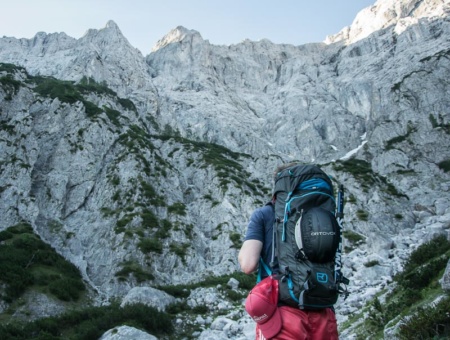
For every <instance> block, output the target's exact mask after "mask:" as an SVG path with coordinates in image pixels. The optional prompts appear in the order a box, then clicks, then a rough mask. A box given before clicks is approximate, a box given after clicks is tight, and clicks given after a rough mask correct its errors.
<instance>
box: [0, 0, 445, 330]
mask: <svg viewBox="0 0 450 340" xmlns="http://www.w3.org/2000/svg"><path fill="white" fill-rule="evenodd" d="M449 13H450V4H449V2H448V1H443V0H400V1H398V0H397V1H394V0H379V1H377V2H376V3H375V4H374V5H373V6H371V7H369V8H366V9H364V10H363V11H361V12H360V13H359V14H358V15H357V16H356V18H355V20H354V22H353V24H352V25H351V26H350V27H347V28H344V29H343V30H342V31H341V32H339V33H337V34H335V35H330V36H329V37H327V39H326V41H325V42H322V43H314V44H307V45H301V46H293V45H286V44H274V43H272V42H270V41H268V40H261V41H257V42H255V41H249V40H245V41H243V42H242V43H239V44H235V45H230V46H216V45H212V44H210V43H209V42H208V41H207V40H204V39H203V38H202V36H201V34H200V33H199V32H197V31H195V30H190V29H187V28H184V27H181V26H179V27H176V28H175V29H174V30H172V31H171V32H169V33H168V34H167V35H166V36H165V37H163V38H162V39H161V40H160V41H159V42H158V43H157V44H156V46H155V47H154V48H153V50H152V52H151V53H150V54H149V55H147V56H143V55H142V54H141V53H140V52H139V51H138V50H137V49H136V48H134V47H133V46H131V45H130V43H129V42H128V41H127V39H126V38H125V37H124V36H123V35H122V33H121V31H120V29H119V27H118V26H117V25H116V24H115V23H114V22H113V21H109V22H108V23H107V24H106V26H105V27H104V28H102V29H98V30H96V29H90V30H88V31H87V32H86V34H85V35H84V36H83V37H81V38H80V39H74V38H71V37H69V36H67V35H66V34H64V33H57V34H56V33H55V34H46V33H42V32H39V33H37V34H36V35H35V37H34V38H32V39H16V38H13V37H3V38H0V63H2V64H1V65H0V81H1V82H0V84H1V87H0V121H1V129H0V169H1V172H0V195H1V201H2V204H1V205H0V215H1V216H2V218H1V220H0V231H1V230H6V229H7V228H9V227H11V226H15V225H18V224H21V223H27V224H29V225H30V226H31V227H32V229H33V231H34V232H35V233H36V235H38V236H39V237H40V238H41V239H42V240H43V241H45V242H46V243H48V244H50V245H51V246H52V247H53V248H54V249H55V250H56V251H57V252H58V253H59V254H61V255H63V256H64V257H65V258H66V259H67V260H69V261H70V262H71V263H73V264H75V265H76V266H77V268H78V269H79V270H80V272H81V274H82V277H83V279H84V280H85V282H86V283H87V284H88V286H89V287H90V294H91V297H92V299H93V300H94V303H96V304H105V303H108V302H109V301H111V300H114V299H125V298H126V297H127V296H128V298H127V299H129V298H130V296H129V295H128V294H130V293H131V292H132V291H133V292H134V294H137V293H136V290H135V289H136V288H139V287H140V288H142V289H145V288H148V287H160V286H166V285H179V284H190V283H199V282H201V281H202V280H206V279H208V278H209V277H211V276H221V275H227V274H231V273H236V272H238V271H239V268H238V264H237V251H238V249H239V246H240V243H241V242H242V240H243V235H244V233H245V228H246V223H247V222H246V221H247V220H248V218H249V216H250V213H251V212H252V211H253V209H254V208H256V207H257V206H259V205H261V204H264V202H265V201H267V200H268V199H269V198H270V192H271V172H272V169H274V168H275V166H276V165H278V164H279V163H281V162H288V161H294V160H295V161H300V162H308V163H309V162H315V163H318V164H321V166H322V168H323V169H324V170H326V171H327V172H328V173H330V175H331V176H332V177H333V178H334V180H335V182H336V183H338V182H339V183H342V184H344V186H345V188H346V194H347V201H346V205H345V214H346V216H345V222H346V223H345V224H346V230H347V231H346V241H345V242H346V244H345V246H346V252H347V253H346V257H345V262H344V273H345V275H346V276H347V277H349V278H350V280H351V286H350V287H349V289H350V291H351V292H352V294H351V295H350V297H349V298H348V299H347V300H346V301H345V302H343V301H340V302H339V304H338V306H337V315H338V320H339V322H340V324H341V323H343V322H345V321H346V320H348V319H349V318H350V317H351V316H352V315H354V314H355V313H356V312H358V311H359V310H361V308H362V307H363V306H364V305H365V303H366V302H367V301H369V300H370V299H371V298H373V297H374V296H375V295H377V294H381V293H382V292H383V291H384V290H385V289H387V288H389V286H390V284H391V282H392V278H393V276H394V275H395V274H396V273H397V272H399V271H400V270H401V269H402V267H403V262H404V260H405V259H406V258H407V257H408V255H409V254H410V253H411V252H412V251H413V250H414V249H416V248H417V247H418V246H419V245H420V244H422V243H423V242H426V241H429V240H430V239H431V238H433V237H434V236H435V235H440V234H444V235H447V234H448V229H449V226H450V210H449V208H448V207H449V204H450V194H449V188H450V176H449V171H450V165H449V163H450V139H449V134H450V111H449V107H450V105H449V104H450V103H449V101H450V100H449V96H448V93H449V91H450V87H449V82H448V79H449V55H450V52H449V51H450V40H449V39H448V36H449V34H450V25H449ZM368 263H372V264H373V263H376V265H372V266H368V265H367V264H368ZM202 292H204V291H202ZM193 294H195V293H193ZM197 294H199V293H198V292H197ZM197 299H200V298H198V297H197ZM189 301H190V303H192V304H193V305H195V303H196V302H192V301H194V300H193V298H192V297H191V300H189ZM202 301H203V300H202ZM204 302H205V303H208V301H207V300H205V301H204ZM197 303H198V302H197ZM210 303H212V302H211V301H210ZM10 307H11V306H10V304H8V303H2V304H1V307H0V311H3V312H4V311H6V310H7V309H8V308H10ZM214 308H217V309H220V308H223V309H225V310H228V308H231V307H229V306H228V305H226V306H221V307H218V306H217V305H214ZM48 310H49V311H48V313H49V314H52V311H51V308H50V307H49V308H48ZM230 313H231V312H230ZM240 313H241V314H237V315H240V320H242V321H240V323H234V324H233V325H234V327H235V331H234V332H235V333H233V334H231V333H227V332H226V331H224V328H226V327H225V326H223V327H222V328H220V326H218V325H217V323H219V324H220V322H224V321H223V320H219V321H220V322H219V321H218V322H217V323H216V324H215V325H214V327H212V326H211V327H206V326H205V329H204V331H203V332H202V333H201V334H202V335H199V336H200V337H204V338H205V339H206V338H207V337H208V336H210V335H211V334H215V335H214V336H215V337H216V338H217V337H221V336H222V337H223V338H227V337H228V336H229V337H235V338H239V337H241V338H242V333H244V334H247V333H248V334H251V335H249V337H250V338H251V337H252V330H251V327H252V323H251V322H250V321H249V320H248V319H246V316H245V315H244V313H242V311H241V312H240ZM31 316H32V317H36V315H34V314H33V313H31ZM234 316H235V317H236V314H235V315H234ZM230 322H231V321H227V322H225V323H224V325H225V324H227V325H230V324H232V323H230ZM249 328H250V330H248V329H249ZM246 332H247V333H246ZM352 332H353V330H352V328H351V327H350V328H349V329H345V330H343V331H342V337H343V338H345V337H349V338H351V336H352ZM224 334H225V335H224ZM230 334H231V335H230ZM211 336H212V335H211Z"/></svg>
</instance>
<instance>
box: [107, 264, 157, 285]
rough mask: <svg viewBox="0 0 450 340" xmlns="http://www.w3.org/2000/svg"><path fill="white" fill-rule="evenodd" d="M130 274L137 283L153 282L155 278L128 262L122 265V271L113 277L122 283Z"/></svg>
mask: <svg viewBox="0 0 450 340" xmlns="http://www.w3.org/2000/svg"><path fill="white" fill-rule="evenodd" d="M130 274H132V275H133V276H134V277H135V279H136V281H137V282H138V283H141V282H144V281H148V280H153V279H154V278H155V277H154V276H153V274H151V273H149V272H147V271H145V270H144V269H142V267H141V266H140V265H139V264H138V263H137V262H133V261H128V262H125V263H123V264H122V269H121V270H119V271H118V272H117V273H116V274H115V276H116V277H118V278H119V280H121V281H124V280H127V279H128V276H129V275H130Z"/></svg>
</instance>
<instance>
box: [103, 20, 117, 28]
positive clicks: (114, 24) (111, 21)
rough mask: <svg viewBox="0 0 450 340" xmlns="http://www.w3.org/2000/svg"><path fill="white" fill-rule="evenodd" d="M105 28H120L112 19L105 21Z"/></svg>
mask: <svg viewBox="0 0 450 340" xmlns="http://www.w3.org/2000/svg"><path fill="white" fill-rule="evenodd" d="M105 28H113V29H118V30H120V29H119V26H118V25H117V24H116V22H115V21H113V20H108V22H107V23H106V26H105Z"/></svg>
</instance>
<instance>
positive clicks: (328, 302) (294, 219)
mask: <svg viewBox="0 0 450 340" xmlns="http://www.w3.org/2000/svg"><path fill="white" fill-rule="evenodd" d="M273 193H274V197H276V200H275V203H274V209H275V225H274V228H273V230H274V235H273V236H274V238H273V249H272V263H271V266H273V267H275V266H276V265H275V262H276V263H277V266H276V267H277V268H278V270H277V271H278V273H277V277H278V279H279V280H280V282H279V294H280V296H279V299H280V302H281V303H283V304H286V305H290V306H295V307H298V308H300V309H318V308H327V307H332V306H333V305H334V304H335V303H336V301H337V299H338V296H339V294H345V295H347V292H346V289H345V290H344V288H345V285H346V284H348V280H347V279H346V278H345V277H343V276H342V273H341V255H342V235H341V233H342V219H343V199H344V197H343V187H342V186H341V187H340V190H339V194H338V198H339V199H338V204H336V200H335V195H334V190H333V183H332V181H331V179H330V177H329V176H328V175H327V174H326V173H325V172H324V171H322V170H321V169H320V168H319V167H318V166H316V165H293V166H291V167H288V168H286V169H284V170H282V171H281V172H279V173H278V174H276V178H275V186H274V192H273ZM275 255H276V261H275Z"/></svg>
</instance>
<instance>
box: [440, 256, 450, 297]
mask: <svg viewBox="0 0 450 340" xmlns="http://www.w3.org/2000/svg"><path fill="white" fill-rule="evenodd" d="M439 282H440V283H441V287H442V289H443V290H445V291H447V292H449V291H450V260H449V261H448V262H447V267H446V268H445V272H444V275H443V276H442V278H441V280H440V281H439Z"/></svg>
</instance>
